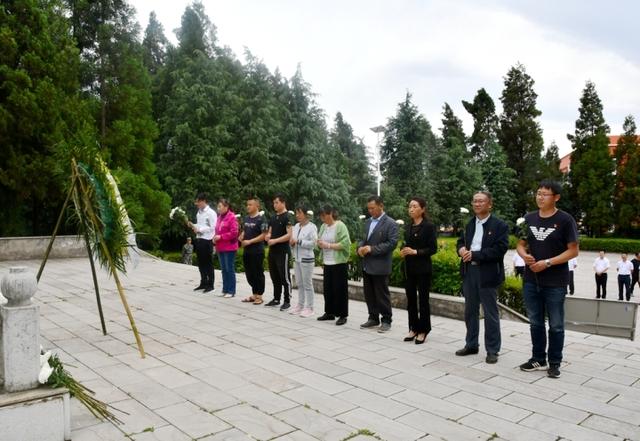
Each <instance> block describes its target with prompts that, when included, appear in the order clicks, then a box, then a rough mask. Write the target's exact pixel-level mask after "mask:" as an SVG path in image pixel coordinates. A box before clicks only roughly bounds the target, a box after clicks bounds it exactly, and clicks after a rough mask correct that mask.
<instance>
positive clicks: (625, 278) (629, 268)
mask: <svg viewBox="0 0 640 441" xmlns="http://www.w3.org/2000/svg"><path fill="white" fill-rule="evenodd" d="M616 271H618V300H624V297H622V288H625V294H626V296H627V302H628V301H629V300H631V273H632V272H633V263H631V262H630V261H628V260H627V253H622V255H621V256H620V261H618V267H617V268H616Z"/></svg>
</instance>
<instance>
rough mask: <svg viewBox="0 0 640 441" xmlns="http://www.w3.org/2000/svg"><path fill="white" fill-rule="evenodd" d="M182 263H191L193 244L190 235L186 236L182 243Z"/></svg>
mask: <svg viewBox="0 0 640 441" xmlns="http://www.w3.org/2000/svg"><path fill="white" fill-rule="evenodd" d="M182 263H184V264H185V265H193V244H192V243H191V238H190V237H187V241H186V242H185V244H184V245H182Z"/></svg>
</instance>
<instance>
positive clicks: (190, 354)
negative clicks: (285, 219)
mask: <svg viewBox="0 0 640 441" xmlns="http://www.w3.org/2000/svg"><path fill="white" fill-rule="evenodd" d="M17 264H25V265H28V266H30V267H31V268H33V269H34V271H35V270H37V264H38V262H35V261H28V262H0V276H2V275H4V274H5V273H6V272H7V271H8V268H9V266H14V265H17ZM198 278H199V277H198V274H197V268H195V267H189V266H186V265H179V264H173V263H167V262H162V261H157V260H152V259H150V258H144V259H142V261H141V263H140V266H139V267H138V268H137V269H136V270H134V271H132V272H131V273H130V274H129V275H128V276H126V277H125V278H124V285H125V288H126V289H127V296H128V299H129V303H130V305H131V306H132V309H133V312H134V315H135V319H136V321H137V325H138V328H139V330H140V331H141V333H142V340H143V342H144V345H145V349H146V351H147V357H146V358H145V359H141V358H140V356H139V354H138V351H137V349H136V347H135V345H134V337H133V335H132V333H131V331H130V329H129V324H128V321H127V318H126V315H125V313H124V311H123V308H122V305H121V304H120V300H119V299H118V296H117V293H116V291H115V287H114V284H113V281H112V280H109V279H108V277H107V276H106V274H104V273H101V274H100V286H101V290H102V302H103V306H104V310H105V314H106V318H107V327H108V331H109V334H108V335H107V336H103V335H102V333H101V332H100V330H99V319H98V314H97V308H96V305H95V296H94V294H93V291H92V283H91V275H90V272H89V263H88V261H87V260H86V259H65V260H51V261H49V263H48V264H47V267H46V269H45V272H44V274H43V278H42V280H41V282H40V289H39V292H38V293H37V294H36V298H37V301H38V303H39V304H40V305H41V317H42V319H41V334H42V337H43V339H42V340H43V345H44V347H45V348H47V349H49V348H57V349H56V350H57V352H58V353H59V354H60V355H61V357H62V359H63V360H64V361H65V362H66V363H67V365H68V368H69V370H70V371H71V372H72V373H73V374H74V376H75V377H76V378H77V379H78V380H81V381H82V382H83V383H84V384H85V385H86V386H87V387H89V388H91V389H92V390H94V391H95V392H96V394H97V397H98V398H99V399H101V400H103V401H106V402H108V403H110V404H112V405H113V406H114V407H115V408H117V409H120V410H121V411H124V412H127V414H120V413H118V416H119V417H120V419H122V420H123V421H124V425H122V426H118V427H116V426H113V425H112V424H110V423H104V422H100V421H98V420H97V419H95V418H94V417H92V416H91V415H90V414H89V413H88V411H86V410H85V409H84V408H83V407H82V406H80V405H79V404H78V403H74V404H73V406H72V412H73V413H72V425H73V439H74V441H96V440H121V439H126V438H127V437H128V438H129V439H134V440H138V441H149V440H164V441H167V440H172V441H173V440H176V441H180V440H191V439H199V440H200V439H202V440H207V441H214V440H215V441H218V440H255V439H259V440H270V439H277V440H292V441H303V440H345V439H352V440H356V441H364V440H367V439H374V438H371V437H370V436H369V435H368V434H370V433H375V436H377V437H378V439H385V440H399V441H409V440H415V439H421V440H436V439H447V440H456V441H458V440H467V439H480V440H489V439H491V440H495V439H505V440H535V441H539V440H550V441H553V440H558V439H572V440H597V441H606V440H615V439H618V440H621V439H632V440H640V344H639V343H637V342H631V341H628V340H622V339H615V338H608V337H601V336H593V335H588V334H581V333H577V332H567V335H566V348H565V358H566V363H565V364H564V366H563V369H562V377H561V378H560V379H549V378H547V377H546V376H545V373H544V372H535V373H525V372H521V371H519V370H518V368H517V366H518V365H519V364H520V363H522V362H524V361H526V359H527V358H528V356H529V351H530V342H529V331H528V326H527V325H524V324H521V323H513V322H504V321H503V324H502V331H503V350H502V353H501V356H500V361H499V362H498V364H496V365H487V364H485V363H484V354H483V353H482V352H481V353H480V354H479V355H476V356H469V357H456V356H455V355H454V354H453V352H454V351H455V350H456V349H458V348H460V347H461V346H462V344H463V337H464V325H463V323H461V322H459V321H456V320H451V319H446V318H442V317H433V326H434V327H433V332H432V333H431V334H430V335H429V338H428V339H427V343H426V344H424V345H420V346H418V345H414V344H412V343H403V342H402V341H401V340H402V337H403V336H404V334H405V332H406V326H407V319H406V313H405V311H401V310H396V311H395V316H394V324H393V329H392V331H391V332H389V333H388V334H378V333H376V332H375V331H371V330H369V331H364V330H360V329H359V327H358V325H359V323H361V322H363V321H364V320H365V319H366V307H365V305H364V304H363V303H359V302H353V301H352V302H351V303H350V313H351V315H350V317H349V322H348V323H347V325H345V326H343V327H337V326H335V325H333V323H332V322H329V323H327V322H318V321H316V320H315V318H306V319H305V318H300V317H295V316H292V315H290V314H287V313H282V312H280V311H279V310H277V309H272V308H267V307H264V306H254V305H251V304H244V303H241V302H240V300H239V297H236V298H234V299H224V298H221V297H217V296H210V295H203V294H196V293H194V292H193V291H192V290H191V289H192V287H193V286H195V285H196V282H197V281H198ZM220 280H221V279H220V274H219V273H218V274H217V275H216V281H217V285H218V289H219V283H220ZM238 281H239V282H240V283H239V285H238V287H239V292H240V293H241V294H245V293H246V292H247V285H246V283H245V282H244V276H243V275H241V274H240V275H238ZM267 283H268V280H267ZM265 297H266V298H267V299H269V298H270V297H271V295H270V290H268V292H267V295H266V296H265ZM316 310H317V311H321V310H322V297H321V296H316ZM358 434H359V435H358ZM0 438H1V436H0Z"/></svg>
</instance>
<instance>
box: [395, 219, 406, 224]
mask: <svg viewBox="0 0 640 441" xmlns="http://www.w3.org/2000/svg"><path fill="white" fill-rule="evenodd" d="M396 224H398V225H404V221H403V220H402V219H397V220H396Z"/></svg>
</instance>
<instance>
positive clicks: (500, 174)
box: [462, 89, 521, 223]
mask: <svg viewBox="0 0 640 441" xmlns="http://www.w3.org/2000/svg"><path fill="white" fill-rule="evenodd" d="M462 105H463V106H464V108H465V109H466V110H467V112H469V113H470V114H471V116H472V117H473V134H472V135H471V137H470V138H469V143H470V144H471V152H472V153H473V155H474V158H475V159H476V161H477V163H478V165H479V167H480V170H481V172H482V181H483V183H484V187H485V188H486V189H487V190H489V191H490V192H491V194H493V212H494V213H495V214H496V215H497V216H498V217H500V218H502V219H504V220H505V221H506V222H510V223H513V222H514V219H515V217H517V215H518V214H521V213H517V212H516V209H515V207H514V199H515V195H514V193H513V188H514V187H515V185H516V180H515V176H516V172H515V171H514V170H513V169H512V168H511V167H509V166H508V165H507V155H506V154H505V152H504V149H503V148H502V146H501V145H500V144H498V140H497V137H498V134H497V132H498V117H497V115H496V113H495V112H496V106H495V104H494V102H493V99H492V98H491V96H490V95H489V94H488V93H487V91H486V90H484V89H480V90H478V92H477V93H476V96H475V97H474V98H473V103H470V102H468V101H462Z"/></svg>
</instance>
